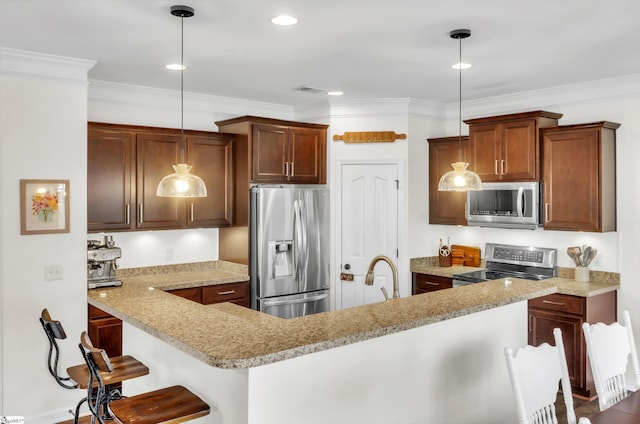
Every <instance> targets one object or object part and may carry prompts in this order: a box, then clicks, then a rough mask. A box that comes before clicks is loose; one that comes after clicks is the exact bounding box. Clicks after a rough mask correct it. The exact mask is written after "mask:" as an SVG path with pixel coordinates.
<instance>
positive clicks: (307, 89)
mask: <svg viewBox="0 0 640 424" xmlns="http://www.w3.org/2000/svg"><path fill="white" fill-rule="evenodd" d="M294 90H295V91H302V92H303V93H312V94H317V93H326V92H327V90H325V89H323V88H315V87H306V86H304V85H303V86H302V87H296V88H294Z"/></svg>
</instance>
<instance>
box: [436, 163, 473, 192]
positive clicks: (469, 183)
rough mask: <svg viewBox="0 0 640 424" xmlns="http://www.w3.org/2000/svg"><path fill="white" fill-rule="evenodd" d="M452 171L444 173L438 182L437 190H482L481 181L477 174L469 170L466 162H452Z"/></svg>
mask: <svg viewBox="0 0 640 424" xmlns="http://www.w3.org/2000/svg"><path fill="white" fill-rule="evenodd" d="M451 166H452V167H453V171H449V172H447V173H445V174H444V175H443V176H442V177H441V178H440V182H439V183H438V191H468V190H482V181H481V180H480V177H479V176H478V174H476V173H475V172H473V171H469V170H468V169H467V166H469V164H468V163H466V162H455V163H452V164H451Z"/></svg>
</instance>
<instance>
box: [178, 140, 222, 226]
mask: <svg viewBox="0 0 640 424" xmlns="http://www.w3.org/2000/svg"><path fill="white" fill-rule="evenodd" d="M186 142H187V163H188V164H189V165H191V166H192V167H193V168H192V172H193V173H194V174H196V175H197V176H199V177H200V178H202V179H203V181H204V183H205V185H206V187H207V197H202V198H193V199H187V227H190V228H192V227H196V228H197V227H227V226H230V225H231V223H232V219H233V166H232V160H233V156H232V148H233V145H232V142H231V140H230V139H220V138H216V137H213V136H212V137H204V136H187V137H186Z"/></svg>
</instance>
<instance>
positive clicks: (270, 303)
mask: <svg viewBox="0 0 640 424" xmlns="http://www.w3.org/2000/svg"><path fill="white" fill-rule="evenodd" d="M327 296H329V295H328V294H326V293H324V294H319V295H317V296H311V297H304V298H302V299H292V300H264V301H263V302H262V305H263V306H279V305H293V304H296V303H309V302H315V301H316V300H322V299H324V298H326V297H327Z"/></svg>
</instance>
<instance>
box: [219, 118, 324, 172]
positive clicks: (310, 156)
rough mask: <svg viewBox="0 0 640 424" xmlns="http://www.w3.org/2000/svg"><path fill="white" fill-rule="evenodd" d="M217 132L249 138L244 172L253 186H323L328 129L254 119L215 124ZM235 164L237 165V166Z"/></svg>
mask: <svg viewBox="0 0 640 424" xmlns="http://www.w3.org/2000/svg"><path fill="white" fill-rule="evenodd" d="M216 125H217V126H218V128H219V129H220V131H224V132H229V133H233V134H242V135H246V136H247V137H248V140H247V142H248V152H247V153H248V157H247V162H245V163H244V164H242V167H240V166H239V167H237V173H243V170H242V169H241V168H246V169H247V172H248V173H249V174H248V175H249V181H250V182H252V183H302V184H324V183H326V178H327V177H326V173H327V169H326V168H327V158H326V150H327V128H328V126H327V125H322V124H309V123H303V122H293V121H282V120H278V119H270V118H261V117H257V116H242V117H239V118H233V119H227V120H225V121H218V122H216ZM236 163H237V162H236Z"/></svg>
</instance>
